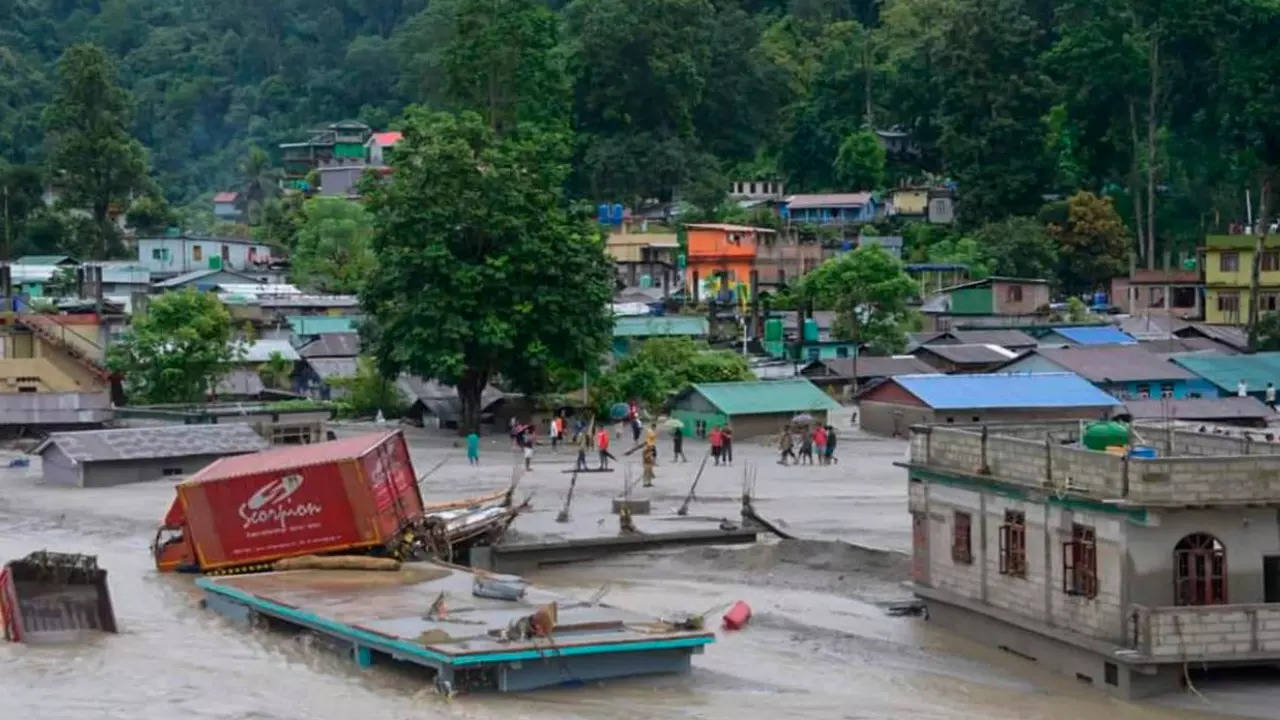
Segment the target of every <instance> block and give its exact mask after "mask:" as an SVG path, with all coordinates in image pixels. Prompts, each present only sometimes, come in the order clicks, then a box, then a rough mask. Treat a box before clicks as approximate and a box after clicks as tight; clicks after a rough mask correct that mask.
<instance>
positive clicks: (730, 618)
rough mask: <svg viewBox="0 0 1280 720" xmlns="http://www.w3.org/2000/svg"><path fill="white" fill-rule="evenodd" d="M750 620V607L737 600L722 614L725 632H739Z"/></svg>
mask: <svg viewBox="0 0 1280 720" xmlns="http://www.w3.org/2000/svg"><path fill="white" fill-rule="evenodd" d="M750 620H751V606H750V605H748V604H746V603H744V602H742V601H741V600H739V601H738V602H736V603H734V604H733V607H731V608H729V612H727V613H725V614H724V629H725V630H741V629H742V628H744V627H746V625H747V623H748V622H749V621H750Z"/></svg>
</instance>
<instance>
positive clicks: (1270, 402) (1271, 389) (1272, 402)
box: [1266, 383, 1276, 410]
mask: <svg viewBox="0 0 1280 720" xmlns="http://www.w3.org/2000/svg"><path fill="white" fill-rule="evenodd" d="M1266 398H1267V407H1269V408H1271V409H1272V410H1275V409H1276V386H1275V385H1274V384H1272V383H1267V393H1266Z"/></svg>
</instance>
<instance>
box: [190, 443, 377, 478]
mask: <svg viewBox="0 0 1280 720" xmlns="http://www.w3.org/2000/svg"><path fill="white" fill-rule="evenodd" d="M399 433H400V431H399V430H390V431H388V432H381V433H369V434H367V435H356V436H355V437H349V438H343V439H341V440H330V441H329V442H322V443H316V444H315V445H286V446H282V447H278V448H272V449H271V450H263V451H262V452H256V453H249V454H247V455H233V456H230V457H224V458H219V459H217V460H214V461H213V462H212V463H210V464H209V465H206V466H205V468H204V469H203V470H201V471H200V472H198V473H196V474H195V475H192V476H191V479H190V480H188V481H186V482H184V483H182V484H183V485H200V484H203V483H207V482H216V481H218V480H225V479H226V478H233V477H240V476H242V475H256V474H258V473H263V472H280V471H283V470H292V469H295V468H300V467H308V466H311V465H322V464H324V463H328V462H335V461H338V460H351V459H354V458H358V457H361V456H363V455H364V454H365V453H367V452H369V451H370V450H372V449H374V448H375V447H377V446H379V445H381V444H382V443H383V442H385V441H386V440H387V439H388V438H390V437H393V436H395V435H398V434H399Z"/></svg>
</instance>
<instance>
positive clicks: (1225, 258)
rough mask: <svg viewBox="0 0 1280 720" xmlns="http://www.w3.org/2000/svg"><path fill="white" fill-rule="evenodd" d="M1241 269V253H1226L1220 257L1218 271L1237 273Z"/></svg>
mask: <svg viewBox="0 0 1280 720" xmlns="http://www.w3.org/2000/svg"><path fill="white" fill-rule="evenodd" d="M1239 269H1240V253H1238V252H1224V253H1222V254H1221V255H1219V256H1218V270H1220V271H1222V272H1236V271H1237V270H1239Z"/></svg>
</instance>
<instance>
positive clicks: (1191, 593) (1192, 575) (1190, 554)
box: [1173, 533, 1227, 605]
mask: <svg viewBox="0 0 1280 720" xmlns="http://www.w3.org/2000/svg"><path fill="white" fill-rule="evenodd" d="M1173 572H1174V577H1173V601H1174V604H1176V605H1223V604H1226V602H1227V548H1226V546H1224V545H1223V544H1222V543H1221V542H1220V541H1219V540H1218V538H1216V537H1214V536H1212V535H1209V534H1208V533H1194V534H1192V535H1188V536H1186V537H1184V538H1182V539H1181V540H1179V541H1178V544H1177V545H1176V546H1175V547H1174V549H1173Z"/></svg>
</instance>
